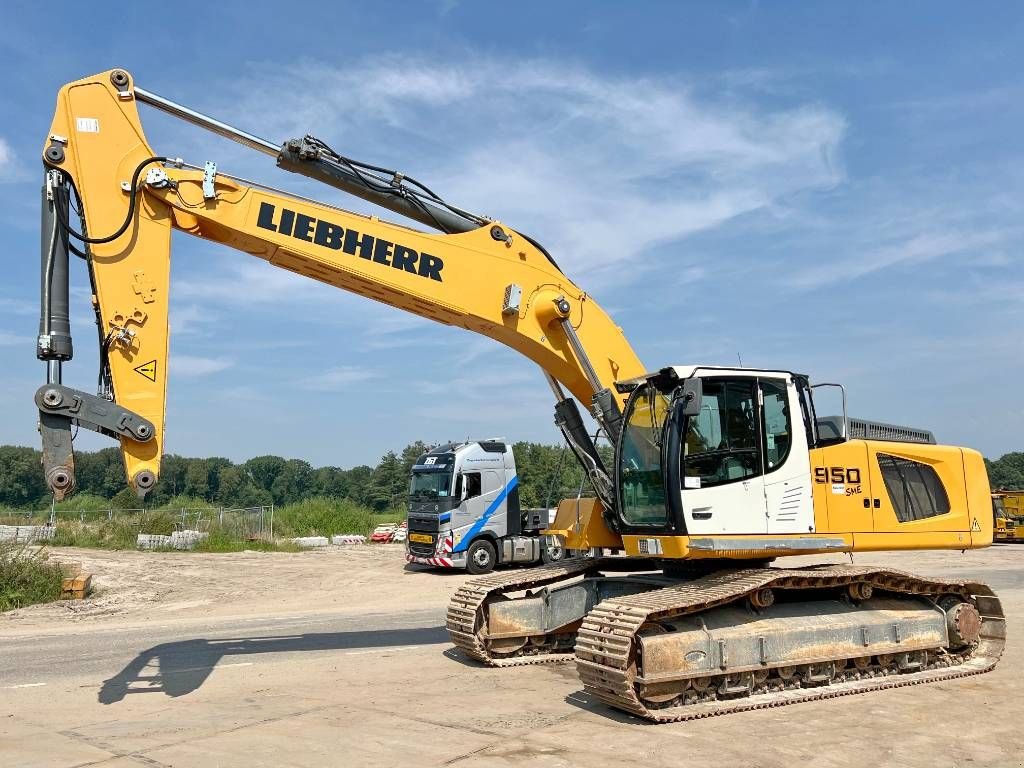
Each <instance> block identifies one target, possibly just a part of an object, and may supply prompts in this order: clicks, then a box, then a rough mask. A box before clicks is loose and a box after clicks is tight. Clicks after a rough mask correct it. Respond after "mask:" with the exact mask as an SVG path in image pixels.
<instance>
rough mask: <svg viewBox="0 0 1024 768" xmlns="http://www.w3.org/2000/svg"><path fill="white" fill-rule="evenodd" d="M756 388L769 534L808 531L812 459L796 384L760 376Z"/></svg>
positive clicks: (811, 506) (811, 515)
mask: <svg viewBox="0 0 1024 768" xmlns="http://www.w3.org/2000/svg"><path fill="white" fill-rule="evenodd" d="M758 389H759V393H760V397H759V399H760V405H761V422H762V425H761V428H762V440H763V442H762V446H761V448H762V454H763V456H764V495H765V502H766V504H767V518H768V520H767V525H768V533H809V532H811V531H813V530H814V502H813V492H812V490H811V462H810V458H809V456H808V451H807V433H806V431H805V430H804V428H803V423H802V419H801V418H800V400H799V395H798V394H797V391H796V384H794V383H793V381H792V379H781V378H780V379H770V378H759V379H758ZM794 414H795V416H794Z"/></svg>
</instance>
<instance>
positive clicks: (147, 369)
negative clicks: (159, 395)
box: [135, 360, 156, 382]
mask: <svg viewBox="0 0 1024 768" xmlns="http://www.w3.org/2000/svg"><path fill="white" fill-rule="evenodd" d="M135 372H136V373H141V374H142V375H143V376H145V377H146V378H147V379H149V380H150V381H153V382H155V381H156V360H150V361H149V362H148V363H143V364H142V365H140V366H138V367H137V368H136V369H135Z"/></svg>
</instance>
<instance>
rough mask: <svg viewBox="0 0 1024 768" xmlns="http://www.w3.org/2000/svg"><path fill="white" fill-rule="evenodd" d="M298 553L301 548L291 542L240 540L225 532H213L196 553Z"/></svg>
mask: <svg viewBox="0 0 1024 768" xmlns="http://www.w3.org/2000/svg"><path fill="white" fill-rule="evenodd" d="M245 550H251V551H256V552H298V551H299V548H298V547H297V546H295V544H293V543H292V542H290V541H267V540H266V539H240V538H238V537H237V536H233V535H231V534H230V533H228V532H226V531H223V530H217V529H215V530H212V531H210V534H209V536H207V537H206V538H205V539H203V540H202V541H200V542H199V543H198V544H196V548H195V550H193V551H195V552H244V551H245Z"/></svg>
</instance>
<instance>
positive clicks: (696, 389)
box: [679, 376, 704, 416]
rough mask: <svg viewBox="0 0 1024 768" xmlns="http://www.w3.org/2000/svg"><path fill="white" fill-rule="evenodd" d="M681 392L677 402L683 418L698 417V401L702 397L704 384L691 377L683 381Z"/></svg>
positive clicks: (698, 379)
mask: <svg viewBox="0 0 1024 768" xmlns="http://www.w3.org/2000/svg"><path fill="white" fill-rule="evenodd" d="M682 390H683V391H682V392H681V393H680V395H679V400H680V403H681V407H682V409H683V416H698V415H700V401H701V398H702V397H703V396H704V382H703V381H702V380H701V379H700V378H698V377H696V376H691V377H690V378H688V379H686V380H685V381H683V387H682Z"/></svg>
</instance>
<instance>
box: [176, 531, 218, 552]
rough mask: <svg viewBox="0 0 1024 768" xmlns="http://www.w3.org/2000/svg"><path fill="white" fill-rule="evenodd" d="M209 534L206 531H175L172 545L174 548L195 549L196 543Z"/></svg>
mask: <svg viewBox="0 0 1024 768" xmlns="http://www.w3.org/2000/svg"><path fill="white" fill-rule="evenodd" d="M209 535H210V534H208V533H206V532H205V531H190V530H184V531H175V532H174V533H172V534H171V546H172V547H173V548H174V549H195V548H196V544H198V543H199V542H200V541H202V540H203V539H205V538H206V537H207V536H209Z"/></svg>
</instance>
